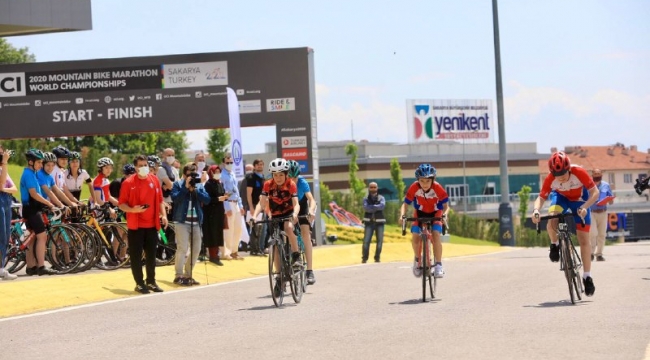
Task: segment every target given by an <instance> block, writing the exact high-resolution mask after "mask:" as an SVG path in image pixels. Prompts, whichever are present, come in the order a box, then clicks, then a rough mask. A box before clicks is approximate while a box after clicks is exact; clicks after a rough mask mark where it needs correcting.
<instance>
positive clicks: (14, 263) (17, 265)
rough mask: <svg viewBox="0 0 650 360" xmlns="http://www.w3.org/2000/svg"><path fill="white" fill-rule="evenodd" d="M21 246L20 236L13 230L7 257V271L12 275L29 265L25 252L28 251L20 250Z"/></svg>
mask: <svg viewBox="0 0 650 360" xmlns="http://www.w3.org/2000/svg"><path fill="white" fill-rule="evenodd" d="M31 236H34V235H31ZM21 244H22V242H21V241H20V235H19V234H18V232H17V231H16V230H14V229H12V230H11V238H10V239H9V245H8V246H7V253H6V256H5V269H6V270H7V271H9V272H10V273H12V274H13V273H15V272H18V271H20V269H22V268H23V267H25V264H27V262H26V259H27V253H26V252H25V251H26V250H20V245H21Z"/></svg>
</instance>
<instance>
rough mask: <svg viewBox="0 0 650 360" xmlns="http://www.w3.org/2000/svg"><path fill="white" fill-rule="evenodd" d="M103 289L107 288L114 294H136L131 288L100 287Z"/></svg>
mask: <svg viewBox="0 0 650 360" xmlns="http://www.w3.org/2000/svg"><path fill="white" fill-rule="evenodd" d="M102 289H104V290H108V291H110V292H112V293H113V294H115V295H137V294H138V293H137V292H135V291H133V290H125V289H109V288H107V287H105V286H103V287H102Z"/></svg>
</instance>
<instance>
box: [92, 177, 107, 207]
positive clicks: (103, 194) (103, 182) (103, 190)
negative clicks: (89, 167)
mask: <svg viewBox="0 0 650 360" xmlns="http://www.w3.org/2000/svg"><path fill="white" fill-rule="evenodd" d="M110 184H111V182H110V181H109V180H108V178H107V177H106V176H104V174H102V173H99V175H97V177H96V178H95V181H93V191H99V192H100V197H99V198H100V199H101V200H102V201H103V202H108V199H110V198H111V193H110V189H109V186H110Z"/></svg>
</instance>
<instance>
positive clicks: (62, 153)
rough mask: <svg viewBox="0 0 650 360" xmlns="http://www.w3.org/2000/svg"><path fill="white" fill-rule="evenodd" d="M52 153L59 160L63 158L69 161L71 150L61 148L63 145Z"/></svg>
mask: <svg viewBox="0 0 650 360" xmlns="http://www.w3.org/2000/svg"><path fill="white" fill-rule="evenodd" d="M52 153H54V155H55V156H56V158H57V159H61V158H63V159H68V158H70V150H68V149H67V148H66V147H64V146H61V145H59V146H57V147H55V148H54V149H53V150H52Z"/></svg>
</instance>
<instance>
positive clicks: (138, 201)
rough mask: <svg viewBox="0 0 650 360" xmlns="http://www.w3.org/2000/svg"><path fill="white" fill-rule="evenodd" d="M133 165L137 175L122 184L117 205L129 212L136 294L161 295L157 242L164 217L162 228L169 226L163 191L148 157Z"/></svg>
mask: <svg viewBox="0 0 650 360" xmlns="http://www.w3.org/2000/svg"><path fill="white" fill-rule="evenodd" d="M133 165H135V169H136V176H130V177H128V178H126V179H125V180H124V182H122V188H121V189H120V198H119V201H118V202H119V208H120V209H121V210H122V211H124V212H125V213H126V225H127V227H128V228H129V234H128V238H129V255H130V257H131V272H132V273H133V279H134V280H135V284H136V287H135V291H137V292H139V293H141V294H148V293H149V292H150V291H153V292H162V291H163V290H162V289H161V288H160V287H158V285H157V284H156V242H157V241H158V230H159V229H160V220H161V218H162V223H163V226H164V227H167V214H166V212H165V207H164V204H163V198H162V189H161V188H160V182H159V181H158V178H157V177H156V174H150V173H149V165H148V163H147V157H146V156H144V155H138V156H137V157H136V158H135V160H134V161H133ZM143 249H144V252H145V256H146V267H147V282H146V284H145V282H144V280H143V275H142V250H143Z"/></svg>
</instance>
